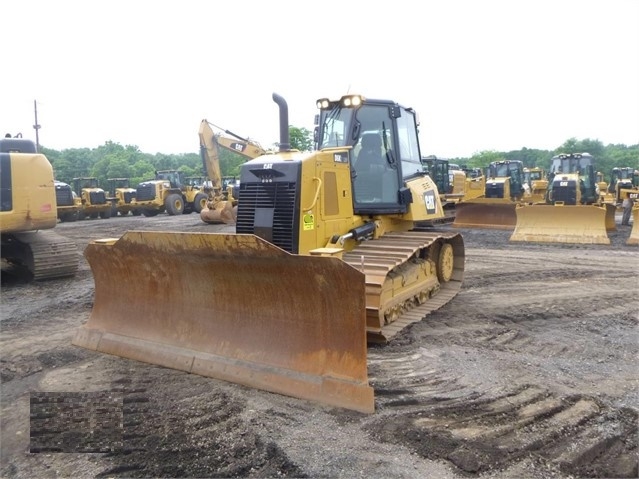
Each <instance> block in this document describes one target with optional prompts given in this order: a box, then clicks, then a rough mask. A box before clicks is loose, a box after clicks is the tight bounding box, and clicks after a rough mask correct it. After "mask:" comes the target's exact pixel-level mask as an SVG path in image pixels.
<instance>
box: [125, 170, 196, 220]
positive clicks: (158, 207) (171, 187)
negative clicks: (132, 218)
mask: <svg viewBox="0 0 639 479" xmlns="http://www.w3.org/2000/svg"><path fill="white" fill-rule="evenodd" d="M135 196H136V197H135V200H134V201H133V202H132V203H133V204H134V206H135V208H136V209H139V210H141V211H142V214H143V215H144V216H157V215H158V214H160V213H164V212H166V213H167V214H168V215H170V216H175V215H181V214H183V213H191V212H193V211H195V212H196V213H200V212H201V211H202V208H204V206H205V205H206V199H207V194H206V193H204V192H203V191H202V190H201V189H200V188H199V187H197V186H193V185H191V184H189V183H188V182H187V181H186V177H185V176H184V174H183V173H182V172H181V171H178V170H162V171H156V172H155V179H153V180H148V181H143V182H142V183H140V184H139V185H138V187H137V191H136V194H135Z"/></svg>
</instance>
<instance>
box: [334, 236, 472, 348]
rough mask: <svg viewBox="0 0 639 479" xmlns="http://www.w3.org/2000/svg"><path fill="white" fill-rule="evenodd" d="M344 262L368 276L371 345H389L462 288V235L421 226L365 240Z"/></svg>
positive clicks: (345, 256)
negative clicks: (398, 334)
mask: <svg viewBox="0 0 639 479" xmlns="http://www.w3.org/2000/svg"><path fill="white" fill-rule="evenodd" d="M343 260H344V261H345V262H346V263H348V264H349V265H351V266H353V267H354V268H356V269H358V270H360V271H362V272H363V273H364V274H365V276H366V327H367V340H368V342H369V343H386V342H388V341H389V340H390V339H391V338H392V337H393V336H395V335H396V334H397V333H398V332H399V331H401V330H402V329H404V328H405V327H407V326H408V325H410V324H412V323H415V322H417V321H421V320H422V319H423V318H424V317H425V316H426V315H428V314H429V313H430V312H432V311H434V310H436V309H439V308H440V307H442V306H443V305H445V304H446V303H448V302H449V301H450V300H451V299H452V298H454V297H455V296H456V295H457V293H458V292H459V290H460V289H461V284H462V279H463V274H464V243H463V239H462V237H461V235H460V234H457V233H449V232H441V231H434V230H429V229H423V230H421V229H417V230H412V231H407V232H397V233H392V234H387V235H384V236H383V237H381V238H379V239H376V240H373V241H366V242H363V243H362V244H361V245H359V246H358V247H356V248H355V249H353V250H352V251H350V252H348V253H345V254H344V257H343Z"/></svg>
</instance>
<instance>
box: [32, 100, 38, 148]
mask: <svg viewBox="0 0 639 479" xmlns="http://www.w3.org/2000/svg"><path fill="white" fill-rule="evenodd" d="M33 111H34V113H35V125H33V129H34V130H35V132H36V153H39V152H40V135H38V130H39V129H40V125H39V124H38V104H37V103H36V101H35V100H33Z"/></svg>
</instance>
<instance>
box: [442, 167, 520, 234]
mask: <svg viewBox="0 0 639 479" xmlns="http://www.w3.org/2000/svg"><path fill="white" fill-rule="evenodd" d="M523 180H524V167H523V163H522V162H521V161H518V160H512V161H511V160H501V161H493V162H492V163H490V165H489V166H488V168H487V169H486V178H485V187H484V193H483V195H482V196H479V197H474V198H471V197H468V198H464V199H462V201H460V202H459V203H457V204H456V205H455V221H454V222H453V226H454V227H459V228H488V229H513V228H514V227H515V224H516V222H517V217H516V215H515V207H516V206H517V204H518V203H519V202H521V201H522V200H523V197H524V192H525V189H524V186H523Z"/></svg>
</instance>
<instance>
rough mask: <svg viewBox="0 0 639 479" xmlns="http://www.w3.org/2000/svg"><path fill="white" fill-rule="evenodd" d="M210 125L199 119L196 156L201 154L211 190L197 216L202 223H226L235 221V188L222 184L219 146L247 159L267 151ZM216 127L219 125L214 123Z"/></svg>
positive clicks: (252, 142) (227, 131)
mask: <svg viewBox="0 0 639 479" xmlns="http://www.w3.org/2000/svg"><path fill="white" fill-rule="evenodd" d="M212 126H215V125H213V124H212V123H210V122H209V121H208V120H206V119H204V120H202V121H201V122H200V130H199V132H198V135H199V137H200V156H201V157H202V166H203V167H204V170H205V171H206V174H207V175H208V177H209V179H210V181H211V185H212V186H211V189H210V190H209V194H208V198H207V201H206V205H205V206H204V208H202V211H201V212H200V218H201V219H202V221H204V222H205V223H211V224H217V223H227V224H235V222H236V221H237V198H236V197H235V195H234V190H235V188H234V187H233V185H229V183H228V181H227V182H226V183H227V186H225V185H224V183H225V181H224V177H222V174H221V172H220V151H219V149H220V148H225V149H226V150H229V151H232V152H234V153H237V154H239V155H242V156H243V157H245V158H247V159H253V158H257V157H258V156H262V155H265V154H266V153H267V152H266V150H264V149H263V148H262V147H261V146H260V144H259V143H257V142H255V141H253V140H250V139H248V138H242V137H241V136H239V135H236V134H235V133H233V132H231V131H229V130H223V131H224V133H226V134H227V135H231V137H228V136H223V135H222V134H221V133H215V132H214V131H213V128H211V127H212ZM216 128H220V127H218V126H216Z"/></svg>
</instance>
